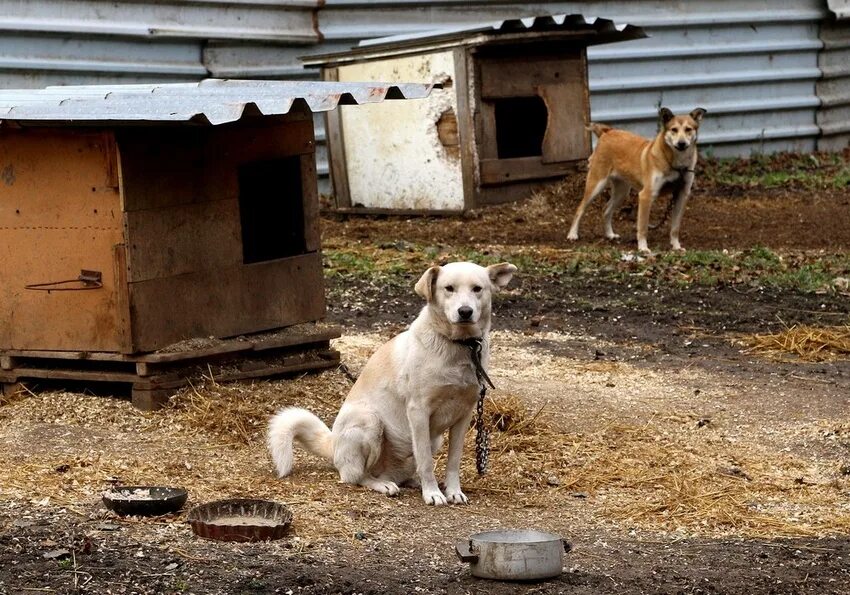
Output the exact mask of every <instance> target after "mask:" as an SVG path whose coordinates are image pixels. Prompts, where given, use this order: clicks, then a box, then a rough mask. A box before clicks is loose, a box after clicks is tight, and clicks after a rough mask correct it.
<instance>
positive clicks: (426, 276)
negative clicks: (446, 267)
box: [413, 266, 440, 302]
mask: <svg viewBox="0 0 850 595" xmlns="http://www.w3.org/2000/svg"><path fill="white" fill-rule="evenodd" d="M439 274H440V267H438V266H433V267H431V268H430V269H428V270H427V271H425V273H423V275H422V276H421V277H420V278H419V281H417V282H416V285H415V287H414V288H413V289H415V290H416V293H417V294H419V295H421V296H422V297H424V298H425V300H426V301H428V302H430V301H431V299H432V298H433V297H434V284H435V283H436V282H437V275H439Z"/></svg>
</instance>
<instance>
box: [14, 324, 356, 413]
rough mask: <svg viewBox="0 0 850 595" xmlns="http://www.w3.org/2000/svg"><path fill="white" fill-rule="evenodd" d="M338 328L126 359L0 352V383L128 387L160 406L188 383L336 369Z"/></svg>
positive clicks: (144, 404)
mask: <svg viewBox="0 0 850 595" xmlns="http://www.w3.org/2000/svg"><path fill="white" fill-rule="evenodd" d="M340 334H341V333H340V329H339V328H338V327H335V326H329V325H322V326H319V325H312V324H308V325H297V326H296V327H290V328H287V329H281V330H279V331H277V332H267V333H259V334H256V335H245V336H242V337H238V338H235V339H230V340H215V339H210V340H193V341H185V342H183V343H178V344H175V345H173V346H171V347H168V348H165V349H163V350H160V351H155V352H152V353H142V354H133V355H125V354H120V353H107V352H84V351H35V350H5V351H0V384H2V388H3V393H4V394H7V395H8V394H11V393H14V392H17V391H19V390H21V389H22V388H23V387H24V386H27V385H29V384H32V383H33V382H34V381H35V382H37V381H38V380H53V381H82V382H86V383H118V384H126V385H129V387H130V389H131V394H132V401H133V405H135V406H136V407H138V408H140V409H144V410H153V409H158V408H159V407H161V406H162V405H163V404H164V403H165V402H166V401H167V400H168V398H169V397H170V396H171V395H173V394H174V392H175V391H176V390H177V389H179V388H181V387H183V386H186V385H188V384H189V383H190V382H191V381H192V380H193V379H199V378H200V377H201V376H210V375H212V377H213V378H214V379H215V380H216V381H217V382H226V381H231V380H247V379H253V378H269V377H272V376H280V375H286V374H293V373H296V372H303V371H313V370H322V369H327V368H333V367H336V366H337V365H339V352H338V351H336V350H333V349H331V348H330V340H331V339H336V338H337V337H339V336H340Z"/></svg>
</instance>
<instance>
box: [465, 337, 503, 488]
mask: <svg viewBox="0 0 850 595" xmlns="http://www.w3.org/2000/svg"><path fill="white" fill-rule="evenodd" d="M456 343H459V344H461V345H463V346H464V347H468V348H469V358H470V359H471V360H472V366H473V367H474V368H475V377H476V378H477V379H478V387H479V389H480V391H479V393H478V406H477V411H476V414H477V415H476V419H475V468H476V469H477V470H478V474H479V475H483V474H484V473H486V472H487V463H488V461H489V459H490V434H489V433H488V432H487V426H486V425H485V424H484V398H485V397H486V396H487V384H489V385H490V388H496V387H495V386H493V381H492V380H490V377H489V376H488V375H487V370H485V369H484V365H483V364H482V363H481V349H482V345H481V339H479V338H477V337H475V338H472V339H464V340H463V341H456ZM485 383H486V384H485Z"/></svg>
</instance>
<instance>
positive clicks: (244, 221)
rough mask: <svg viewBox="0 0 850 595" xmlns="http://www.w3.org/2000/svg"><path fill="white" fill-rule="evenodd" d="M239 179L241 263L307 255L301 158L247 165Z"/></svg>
mask: <svg viewBox="0 0 850 595" xmlns="http://www.w3.org/2000/svg"><path fill="white" fill-rule="evenodd" d="M238 176H239V218H240V223H241V228H242V261H243V262H244V263H245V264H251V263H255V262H265V261H269V260H277V259H279V258H286V257H288V256H298V255H300V254H306V253H307V245H306V239H305V222H304V206H303V200H302V195H303V185H302V180H301V157H300V156H298V155H296V156H292V157H285V158H279V159H269V160H265V161H255V162H251V163H246V164H243V165H241V166H239V171H238Z"/></svg>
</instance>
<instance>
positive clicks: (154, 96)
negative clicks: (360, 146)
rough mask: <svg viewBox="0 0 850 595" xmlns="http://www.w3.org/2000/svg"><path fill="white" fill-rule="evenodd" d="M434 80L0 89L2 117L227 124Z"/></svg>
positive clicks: (423, 88)
mask: <svg viewBox="0 0 850 595" xmlns="http://www.w3.org/2000/svg"><path fill="white" fill-rule="evenodd" d="M433 87H434V85H428V84H418V83H336V82H309V81H239V80H222V79H208V80H205V81H202V82H200V83H177V84H170V85H169V84H166V85H103V86H97V85H93V86H79V87H73V86H68V87H48V88H46V89H40V90H30V89H24V90H9V91H0V120H6V121H15V122H55V123H61V124H79V123H104V122H108V123H110V124H121V123H133V122H189V121H192V122H195V123H201V124H212V125H217V124H225V123H227V122H235V121H237V120H239V119H240V118H242V116H243V114H245V113H246V111H247V112H248V113H252V112H254V111H255V110H256V112H259V113H260V114H263V115H267V116H269V115H282V114H286V113H288V112H289V111H290V109H292V106H293V104H294V103H295V102H296V101H298V102H303V104H304V105H306V107H308V108H309V109H310V110H311V111H313V112H324V111H329V110H332V109H334V108H336V107H337V106H338V105H360V104H364V103H379V102H381V101H384V100H385V99H421V98H424V97H427V96H428V94H429V93H430V92H431V89H432V88H433Z"/></svg>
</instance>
